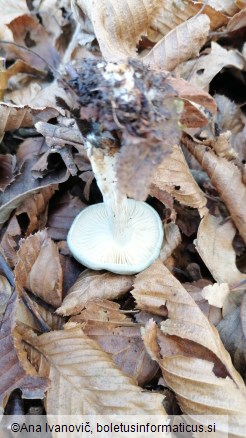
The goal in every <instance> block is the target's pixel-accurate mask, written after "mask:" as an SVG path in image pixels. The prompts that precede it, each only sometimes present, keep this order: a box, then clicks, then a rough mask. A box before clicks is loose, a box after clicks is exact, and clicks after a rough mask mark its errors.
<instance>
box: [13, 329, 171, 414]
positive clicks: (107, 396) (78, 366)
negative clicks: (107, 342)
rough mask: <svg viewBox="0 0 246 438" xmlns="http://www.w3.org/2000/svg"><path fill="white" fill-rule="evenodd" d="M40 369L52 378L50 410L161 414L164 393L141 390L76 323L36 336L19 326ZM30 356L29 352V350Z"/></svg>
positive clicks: (80, 412) (58, 412)
mask: <svg viewBox="0 0 246 438" xmlns="http://www.w3.org/2000/svg"><path fill="white" fill-rule="evenodd" d="M19 333H20V335H21V337H22V339H23V342H24V343H25V344H26V348H28V347H29V350H30V347H31V352H32V357H33V358H34V357H35V362H36V366H37V364H38V365H39V367H38V368H39V375H43V376H45V377H47V378H49V379H50V381H51V386H50V388H49V390H48V392H47V399H46V409H47V414H50V415H52V414H55V415H70V414H75V413H76V414H79V415H93V414H94V415H95V414H100V415H113V414H120V415H130V414H132V415H133V414H134V415H141V414H142V415H163V419H164V421H165V418H166V416H165V415H166V413H165V410H164V408H163V406H162V400H163V396H161V395H160V394H155V393H151V392H143V391H142V389H141V388H140V387H138V386H137V385H136V383H135V382H134V380H133V379H131V378H130V377H127V376H126V375H125V374H123V373H122V372H121V371H120V370H119V369H118V368H117V367H116V365H115V364H114V362H113V360H112V359H111V357H110V355H108V354H107V353H105V352H104V351H103V350H102V349H101V348H100V347H99V345H98V344H97V343H96V342H95V341H94V340H92V339H90V338H89V337H88V336H87V335H86V334H85V333H84V332H83V330H82V329H81V327H80V326H79V325H77V324H75V323H70V324H67V327H66V328H65V330H63V331H53V332H52V333H46V334H43V335H41V336H39V337H37V336H36V335H35V334H34V333H33V332H31V331H28V330H26V329H25V328H24V329H23V328H22V327H19ZM30 357H31V356H30Z"/></svg>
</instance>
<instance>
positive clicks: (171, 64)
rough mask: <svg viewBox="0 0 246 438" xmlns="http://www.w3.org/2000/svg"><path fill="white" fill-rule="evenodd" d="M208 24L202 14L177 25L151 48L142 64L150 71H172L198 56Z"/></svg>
mask: <svg viewBox="0 0 246 438" xmlns="http://www.w3.org/2000/svg"><path fill="white" fill-rule="evenodd" d="M209 23H210V20H209V18H208V16H207V15H205V14H202V15H198V16H195V17H192V18H190V19H189V20H187V21H185V22H184V23H181V24H179V26H177V27H175V28H174V29H173V30H171V31H170V33H168V34H167V35H166V36H165V37H164V38H162V39H161V40H160V41H159V42H158V43H157V44H156V45H155V46H154V47H153V49H152V50H151V51H150V52H149V53H148V55H146V56H145V57H144V58H143V62H144V63H145V64H147V65H148V66H149V67H150V68H152V69H155V68H157V69H160V70H169V71H172V70H174V69H175V67H176V66H177V65H178V64H180V63H181V62H184V61H187V60H188V59H190V58H193V57H195V56H197V55H198V54H199V51H200V49H201V47H202V46H203V45H204V44H205V42H206V39H207V36H208V32H209V29H210V26H209Z"/></svg>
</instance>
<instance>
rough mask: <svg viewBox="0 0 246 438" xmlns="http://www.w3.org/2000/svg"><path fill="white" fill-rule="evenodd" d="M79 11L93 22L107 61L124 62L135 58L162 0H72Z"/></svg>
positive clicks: (80, 14)
mask: <svg viewBox="0 0 246 438" xmlns="http://www.w3.org/2000/svg"><path fill="white" fill-rule="evenodd" d="M72 4H73V6H74V8H76V9H77V10H78V13H77V18H78V17H81V18H80V19H81V21H82V24H83V18H82V17H83V13H85V14H86V15H88V17H89V18H90V20H91V21H92V24H93V27H94V32H95V35H96V37H97V40H98V43H99V46H100V49H101V52H102V55H103V57H104V59H106V60H107V61H113V62H121V61H126V60H127V59H128V58H129V57H131V58H133V57H136V56H137V55H136V45H137V43H138V41H139V39H140V37H141V35H144V34H146V31H147V28H148V26H149V23H150V22H151V20H153V18H154V17H155V16H156V15H157V13H158V12H159V10H160V8H161V6H162V0H147V1H146V0H145V1H144V0H130V1H128V2H127V3H122V1H121V0H114V1H112V0H99V1H98V0H89V1H88V0H73V1H72Z"/></svg>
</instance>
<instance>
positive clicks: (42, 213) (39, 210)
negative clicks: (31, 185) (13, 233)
mask: <svg viewBox="0 0 246 438" xmlns="http://www.w3.org/2000/svg"><path fill="white" fill-rule="evenodd" d="M56 189H57V187H56V186H54V185H53V186H52V185H50V186H48V187H45V188H44V189H41V190H40V191H39V193H36V194H33V195H32V196H30V197H28V198H27V199H25V200H24V201H23V203H22V204H21V205H20V206H19V207H18V208H17V209H16V212H15V214H16V216H17V219H18V216H20V215H23V214H26V216H27V220H28V222H29V223H28V225H27V228H26V230H25V234H26V236H28V235H29V234H31V233H33V232H34V231H38V230H40V229H42V228H44V227H45V225H46V221H47V208H48V205H49V200H50V199H51V198H52V196H53V195H54V193H55V191H56Z"/></svg>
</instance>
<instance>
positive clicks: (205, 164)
mask: <svg viewBox="0 0 246 438" xmlns="http://www.w3.org/2000/svg"><path fill="white" fill-rule="evenodd" d="M185 145H186V147H187V149H188V150H189V151H190V152H191V153H192V155H194V157H195V158H196V159H197V160H198V162H199V163H200V165H201V166H202V168H203V169H204V170H205V172H207V174H208V176H209V177H210V179H211V182H212V184H213V186H214V187H215V188H216V190H217V191H218V193H219V195H220V196H221V199H222V200H223V201H224V203H225V204H226V206H227V208H228V210H229V212H230V215H231V218H232V220H233V222H234V224H235V225H236V227H237V229H238V231H239V233H240V235H241V236H242V238H243V239H244V241H245V242H246V187H245V185H244V184H243V182H242V175H241V172H240V170H239V169H238V167H236V166H235V164H233V163H232V162H229V161H227V160H226V159H225V158H221V157H218V156H217V155H215V154H214V153H213V152H212V151H210V150H208V149H207V148H206V147H205V146H203V145H201V144H195V143H194V142H193V141H191V140H189V139H186V140H185Z"/></svg>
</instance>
